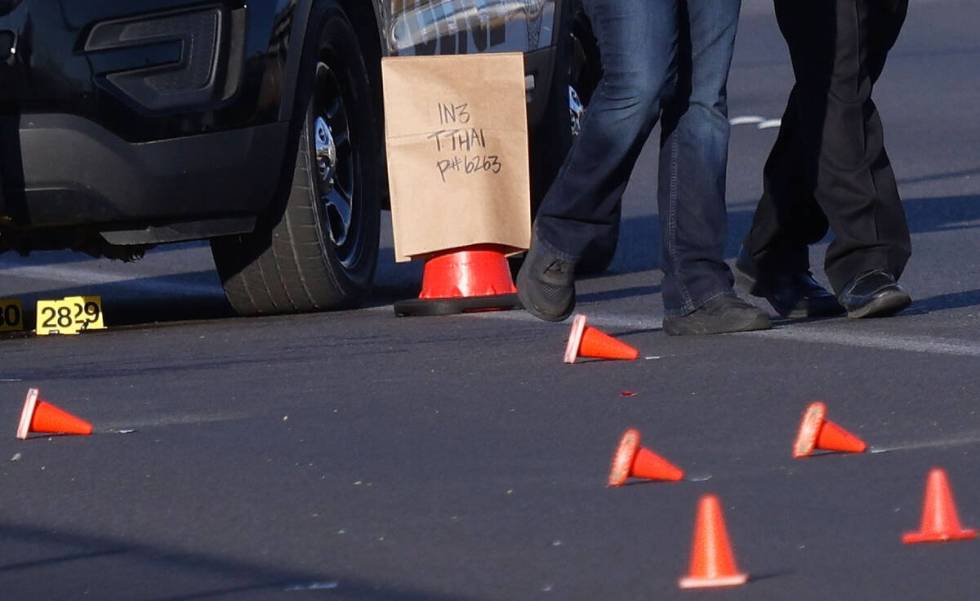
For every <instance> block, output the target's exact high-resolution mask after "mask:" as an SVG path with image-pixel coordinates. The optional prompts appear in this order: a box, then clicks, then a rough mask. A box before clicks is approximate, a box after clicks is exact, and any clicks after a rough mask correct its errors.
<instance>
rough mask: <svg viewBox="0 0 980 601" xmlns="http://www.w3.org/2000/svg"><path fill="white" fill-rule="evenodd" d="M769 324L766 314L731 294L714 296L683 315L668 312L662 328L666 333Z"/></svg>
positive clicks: (736, 329)
mask: <svg viewBox="0 0 980 601" xmlns="http://www.w3.org/2000/svg"><path fill="white" fill-rule="evenodd" d="M771 327H772V325H771V324H770V323H769V316H768V315H766V314H765V313H764V312H762V311H760V310H759V308H758V307H756V306H754V305H750V304H749V303H747V302H745V301H744V300H742V299H740V298H738V297H737V296H735V295H734V294H723V295H721V296H716V297H715V298H713V299H711V300H709V301H708V302H707V303H705V304H704V305H703V306H701V307H698V308H697V309H695V310H694V311H693V312H691V313H688V314H687V315H680V316H677V315H669V316H667V317H666V318H665V319H664V332H666V333H667V334H669V335H670V336H690V335H701V334H726V333H728V332H749V331H752V330H768V329H769V328H771Z"/></svg>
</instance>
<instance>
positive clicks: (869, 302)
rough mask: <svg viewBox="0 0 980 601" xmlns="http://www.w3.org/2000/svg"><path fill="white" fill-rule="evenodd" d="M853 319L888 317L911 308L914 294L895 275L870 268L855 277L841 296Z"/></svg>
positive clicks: (841, 301)
mask: <svg viewBox="0 0 980 601" xmlns="http://www.w3.org/2000/svg"><path fill="white" fill-rule="evenodd" d="M838 298H839V300H840V304H842V305H844V308H845V309H847V316H848V317H850V318H851V319H861V318H863V317H888V316H890V315H894V314H896V313H898V312H899V311H901V310H902V309H904V308H905V307H908V306H909V305H910V304H911V303H912V297H911V296H909V293H908V292H906V291H905V290H903V289H902V287H901V286H899V285H898V282H896V281H895V278H894V277H892V276H891V274H888V273H885V272H884V271H881V270H875V271H869V272H868V273H864V274H861V275H859V276H858V277H856V278H854V279H853V280H851V283H849V284H848V285H847V286H844V289H843V290H842V291H841V293H840V296H839V297H838Z"/></svg>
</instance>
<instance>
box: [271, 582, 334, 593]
mask: <svg viewBox="0 0 980 601" xmlns="http://www.w3.org/2000/svg"><path fill="white" fill-rule="evenodd" d="M337 588H340V583H339V582H308V583H305V584H293V585H290V586H287V587H286V588H284V589H283V590H284V591H287V592H292V591H332V590H335V589H337Z"/></svg>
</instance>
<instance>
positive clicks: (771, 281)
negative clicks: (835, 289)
mask: <svg viewBox="0 0 980 601" xmlns="http://www.w3.org/2000/svg"><path fill="white" fill-rule="evenodd" d="M733 271H734V272H735V281H736V282H737V283H738V285H739V287H741V288H742V289H743V290H745V291H746V292H748V293H749V294H751V295H752V296H759V297H762V298H764V299H766V300H767V301H769V304H770V305H772V308H773V309H775V310H776V313H779V314H780V315H781V316H783V317H786V318H789V319H803V318H805V317H830V316H832V315H840V314H842V313H844V307H842V306H841V305H840V303H839V302H837V297H835V296H834V295H833V294H832V293H831V292H830V291H828V290H827V289H826V288H824V287H823V286H821V285H820V284H818V283H817V280H815V279H814V278H813V274H812V273H810V272H809V271H803V272H799V273H777V274H771V275H769V274H766V275H760V274H759V269H758V267H757V266H756V264H755V262H753V261H752V258H751V257H750V256H749V255H748V253H746V252H745V249H744V248H743V249H742V252H740V253H739V255H738V259H737V260H736V261H735V269H734V270H733Z"/></svg>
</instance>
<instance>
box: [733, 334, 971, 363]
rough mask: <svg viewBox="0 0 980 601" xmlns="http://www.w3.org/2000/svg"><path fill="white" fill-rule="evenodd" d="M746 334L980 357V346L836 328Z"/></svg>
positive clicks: (818, 342)
mask: <svg viewBox="0 0 980 601" xmlns="http://www.w3.org/2000/svg"><path fill="white" fill-rule="evenodd" d="M746 335H748V336H760V337H765V338H776V339H780V340H792V341H799V342H813V343H817V344H839V345H842V346H853V347H858V348H875V349H881V350H887V351H906V352H910V353H928V354H933V355H954V356H959V357H980V343H977V342H970V341H968V340H954V339H949V338H938V337H933V336H896V335H893V334H861V333H858V332H843V331H840V330H836V329H833V330H832V329H817V328H816V327H814V326H787V327H783V328H779V329H777V330H766V331H762V332H748V333H747V334H746Z"/></svg>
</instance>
